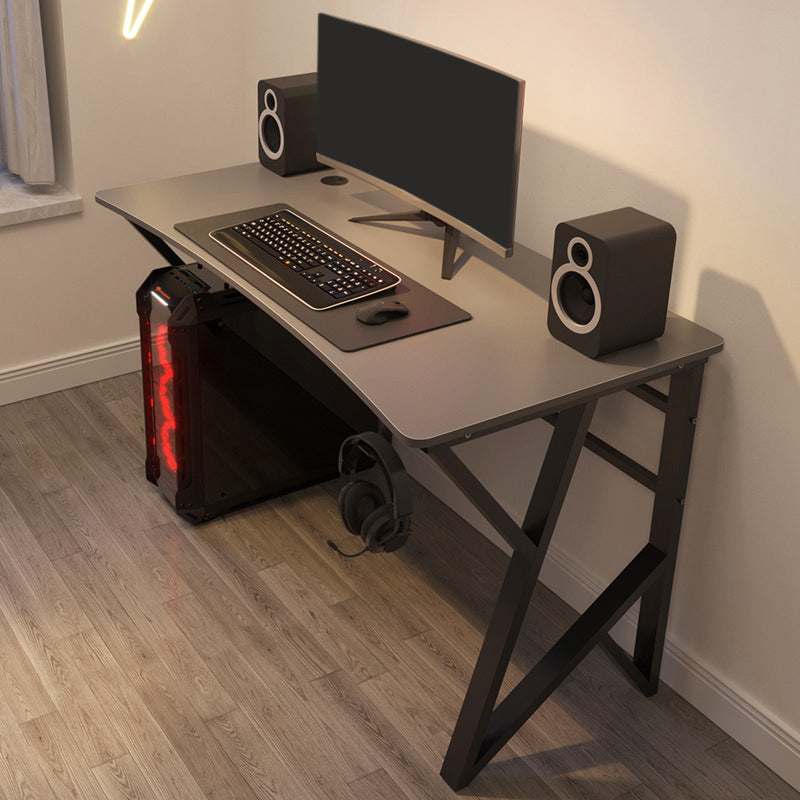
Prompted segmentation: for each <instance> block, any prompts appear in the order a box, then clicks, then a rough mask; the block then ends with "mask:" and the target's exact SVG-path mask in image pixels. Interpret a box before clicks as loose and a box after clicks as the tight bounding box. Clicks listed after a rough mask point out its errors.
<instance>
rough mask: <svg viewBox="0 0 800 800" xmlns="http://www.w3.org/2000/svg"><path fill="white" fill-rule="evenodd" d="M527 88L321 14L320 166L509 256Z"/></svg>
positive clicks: (411, 43) (477, 67) (406, 41)
mask: <svg viewBox="0 0 800 800" xmlns="http://www.w3.org/2000/svg"><path fill="white" fill-rule="evenodd" d="M524 89H525V84H524V82H523V81H522V80H519V79H518V78H514V77H512V76H510V75H507V74H505V73H503V72H499V71H498V70H495V69H491V68H489V67H486V66H483V65H481V64H477V63H475V62H474V61H470V60H468V59H465V58H461V57H460V56H456V55H453V54H452V53H448V52H445V51H444V50H440V49H438V48H435V47H431V46H429V45H425V44H422V43H420V42H416V41H413V40H411V39H407V38H404V37H402V36H397V35H395V34H392V33H387V32H386V31H382V30H379V29H377V28H372V27H369V26H366V25H361V24H358V23H354V22H349V21H347V20H343V19H339V18H337V17H332V16H329V15H327V14H320V15H319V28H318V51H317V158H318V159H319V161H320V162H322V163H324V164H327V165H329V166H333V167H337V168H339V169H342V170H344V171H346V172H350V173H352V174H355V175H357V176H359V177H362V178H364V179H366V180H367V181H369V182H371V183H373V184H375V185H377V186H379V187H381V188H383V189H386V190H387V191H389V192H391V193H393V194H395V195H397V196H399V197H401V198H402V199H403V200H405V201H407V202H409V203H412V204H413V205H415V206H417V207H418V208H419V209H421V210H422V212H423V215H422V218H425V219H433V221H435V222H438V223H440V224H444V225H445V226H448V227H451V228H453V229H455V230H456V231H460V232H463V233H465V234H466V235H468V236H469V237H470V238H472V239H475V240H476V241H478V242H480V243H481V244H483V245H485V246H487V247H489V248H490V249H491V250H492V251H494V252H496V253H499V254H500V255H503V256H509V255H511V251H512V248H513V244H514V218H515V212H516V198H517V175H518V171H519V151H520V139H521V132H522V103H523V96H524Z"/></svg>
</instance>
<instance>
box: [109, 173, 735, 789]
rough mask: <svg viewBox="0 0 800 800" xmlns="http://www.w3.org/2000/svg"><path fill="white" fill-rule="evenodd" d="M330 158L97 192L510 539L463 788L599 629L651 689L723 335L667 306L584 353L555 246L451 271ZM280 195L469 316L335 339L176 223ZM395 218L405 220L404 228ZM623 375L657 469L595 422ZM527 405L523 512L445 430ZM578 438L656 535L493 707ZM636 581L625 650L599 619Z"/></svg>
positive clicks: (470, 694)
mask: <svg viewBox="0 0 800 800" xmlns="http://www.w3.org/2000/svg"><path fill="white" fill-rule="evenodd" d="M326 174H330V173H326V172H314V173H307V174H305V175H298V176H293V177H290V178H281V177H279V176H277V175H275V174H273V173H272V172H270V171H268V170H266V169H264V168H263V167H262V166H261V165H260V164H257V163H254V164H246V165H242V166H236V167H230V168H225V169H221V170H214V171H211V172H204V173H199V174H194V175H185V176H181V177H175V178H169V179H166V180H159V181H153V182H148V183H143V184H138V185H133V186H124V187H120V188H116V189H109V190H105V191H101V192H99V193H98V194H97V197H96V199H97V202H98V203H100V204H101V205H103V206H106V207H108V208H110V209H111V210H112V211H115V212H116V213H118V214H121V215H122V216H123V217H124V218H126V219H127V220H128V221H129V222H131V223H133V225H134V226H136V228H137V230H139V232H140V233H142V234H143V235H144V236H145V238H147V239H148V241H149V242H150V243H151V244H152V245H153V246H154V247H156V248H157V249H158V250H159V252H160V253H161V254H162V255H163V256H164V257H165V258H166V259H167V260H168V261H169V262H170V263H171V264H175V265H178V264H181V263H184V259H182V258H181V257H180V256H178V255H177V253H176V252H175V250H178V251H181V252H182V253H185V254H186V255H187V256H188V259H187V260H188V261H198V262H200V263H202V264H204V265H205V266H207V267H209V268H210V269H211V270H212V271H213V272H215V273H217V274H218V275H219V276H220V277H221V278H223V279H224V280H225V281H227V282H228V283H229V284H230V285H231V286H233V287H235V288H236V289H238V290H239V291H240V292H242V293H243V294H244V295H246V296H247V297H249V298H250V299H251V300H252V301H253V302H254V303H256V304H257V305H258V306H259V307H260V308H262V309H263V310H264V312H265V313H267V314H269V315H270V316H271V317H273V318H274V319H275V320H277V321H278V322H279V323H280V324H281V325H283V326H284V327H285V328H286V329H287V330H288V331H289V332H291V333H292V334H293V335H294V336H295V337H296V338H297V339H298V340H299V341H301V342H302V343H303V344H304V345H305V346H306V347H307V348H308V349H309V350H310V351H311V352H313V353H314V354H315V355H316V357H318V358H319V359H320V360H321V361H322V362H323V363H324V364H326V365H327V366H328V367H329V368H330V369H332V370H333V371H334V372H335V373H336V374H338V375H339V376H340V377H341V378H342V379H343V380H344V382H345V383H346V384H347V385H348V386H349V387H350V388H351V389H352V390H353V391H354V392H355V393H356V394H357V395H358V396H359V397H360V398H361V399H362V400H363V401H364V402H365V403H366V404H367V405H368V406H369V407H370V408H371V409H372V410H373V411H374V412H375V414H376V415H377V416H378V418H379V420H380V421H381V423H382V426H384V427H383V431H384V432H385V433H386V434H387V435H390V436H391V438H392V440H393V441H394V442H396V443H402V444H404V445H406V446H409V447H412V448H417V449H419V450H420V451H422V452H423V453H425V454H427V456H428V457H429V458H431V459H432V460H433V461H434V462H435V463H436V464H437V465H438V466H439V467H440V468H441V470H442V471H443V472H444V473H445V474H446V475H447V476H449V478H450V479H451V480H452V481H453V483H454V484H455V485H456V486H457V487H458V489H459V490H460V491H461V492H462V493H463V494H464V496H465V497H466V498H467V499H468V500H469V501H470V503H471V504H472V505H473V506H474V507H475V508H476V509H477V511H478V512H480V514H481V515H482V516H483V517H484V518H485V519H486V520H487V521H488V522H489V523H490V524H491V525H492V527H493V528H494V529H495V530H496V531H497V533H498V534H499V535H500V536H501V537H502V538H503V540H505V542H507V543H508V545H509V546H510V548H511V550H512V554H511V557H510V561H509V565H508V570H507V573H506V576H505V578H504V581H503V584H502V587H501V589H500V592H499V596H498V599H497V602H496V604H495V608H494V611H493V614H492V618H491V621H490V623H489V626H488V628H487V631H486V634H485V639H484V642H483V645H482V647H481V650H480V653H479V655H478V659H477V662H476V665H475V669H474V672H473V675H472V678H471V680H470V683H469V686H468V688H467V692H466V695H465V698H464V701H463V705H462V708H461V712H460V714H459V717H458V720H457V722H456V725H455V729H454V732H453V736H452V739H451V741H450V746H449V749H448V751H447V754H446V756H445V758H444V763H443V766H442V770H441V775H442V777H443V778H444V780H445V781H446V782H447V783H448V784H449V785H450V786H451V787H452V788H453V789H459V788H462V787H463V786H465V785H466V784H467V783H469V782H470V781H471V780H472V778H473V777H474V776H475V775H477V774H478V772H479V771H480V770H481V769H482V768H483V767H484V766H485V765H486V764H487V763H488V762H489V761H490V760H491V759H492V758H493V757H494V756H495V754H496V753H497V752H498V751H499V750H500V749H501V748H502V747H503V745H504V744H505V743H506V742H507V741H508V740H509V739H510V738H511V736H513V734H514V733H515V732H516V731H517V730H518V729H519V728H520V727H521V725H522V724H523V723H524V722H525V721H526V720H527V719H528V718H529V717H530V716H531V714H533V712H534V711H535V710H536V709H537V708H538V707H539V706H540V705H541V704H542V703H543V702H544V701H545V700H546V699H547V697H549V695H550V694H551V693H552V692H553V690H554V689H555V688H556V687H557V686H558V685H559V684H560V683H561V682H562V681H563V680H564V679H565V678H566V677H567V675H569V673H570V672H571V671H572V669H574V667H575V666H576V665H577V664H578V663H579V662H580V661H581V659H582V658H583V657H584V656H586V655H587V654H588V652H589V651H590V650H591V649H592V648H593V647H594V646H595V645H597V644H600V645H601V646H602V647H603V648H604V649H605V650H606V651H607V652H608V653H609V654H610V655H611V656H612V657H613V658H614V659H615V660H616V661H617V662H618V663H619V665H620V666H621V667H622V668H623V670H624V671H625V672H626V673H627V674H628V676H629V677H630V678H631V679H632V680H633V681H634V682H635V683H636V684H637V685H638V686H639V687H640V689H641V690H642V691H643V692H644V693H645V694H647V695H651V694H653V693H654V692H655V691H656V689H657V686H658V680H659V672H660V667H661V659H662V653H663V648H664V637H665V633H666V625H667V615H668V612H669V603H670V594H671V590H672V583H673V576H674V571H675V563H676V556H677V550H678V540H679V536H680V529H681V520H682V517H683V509H684V503H685V496H686V486H687V481H688V475H689V465H690V461H691V454H692V444H693V439H694V431H695V424H696V421H697V412H698V405H699V401H700V391H701V384H702V377H703V369H704V365H705V363H706V361H707V360H708V358H709V356H711V355H712V354H714V353H716V352H719V351H720V350H721V349H722V346H723V341H722V339H721V338H720V337H719V336H717V335H716V334H714V333H712V332H710V331H708V330H705V329H704V328H702V327H700V326H698V325H696V324H694V323H692V322H690V321H688V320H686V319H683V318H681V317H678V316H675V315H672V314H670V315H669V317H668V320H667V327H666V331H665V332H664V334H663V336H661V337H660V338H659V339H657V340H655V341H651V342H648V343H646V344H642V345H638V346H635V347H631V348H628V349H626V350H622V351H619V352H617V353H614V354H611V355H608V356H605V357H602V358H599V359H594V360H593V359H589V358H587V357H585V356H583V355H581V354H579V353H578V352H576V351H574V350H572V349H571V348H569V347H567V346H566V345H564V344H562V343H561V342H558V341H556V340H555V339H553V338H552V337H551V336H550V335H549V334H548V332H547V326H546V316H547V291H546V289H547V285H548V283H549V275H550V265H549V259H547V258H545V257H544V256H540V255H537V254H535V253H533V252H532V251H530V250H528V249H527V248H524V247H521V246H518V248H517V251H516V254H515V255H514V257H513V258H511V259H509V260H507V261H503V260H502V259H497V258H495V257H494V256H492V255H491V254H489V253H488V251H486V250H484V249H483V248H481V247H479V246H477V245H475V246H472V247H471V248H470V249H469V250H468V251H467V252H465V253H464V254H462V255H460V256H459V257H458V258H457V261H456V272H455V274H454V277H453V279H452V280H449V281H444V280H442V279H441V278H440V264H441V253H442V240H441V231H440V229H438V228H434V227H433V226H429V227H425V226H424V225H411V226H409V225H405V226H403V225H402V224H392V225H358V224H354V223H349V222H347V220H348V218H350V217H352V216H356V215H363V214H368V213H375V212H381V211H395V210H398V209H404V208H406V207H405V206H403V205H402V204H400V203H399V201H397V200H395V199H393V198H392V197H390V196H389V195H387V194H385V193H384V192H381V191H379V190H377V189H374V188H373V187H371V186H369V185H368V184H366V183H364V182H362V181H360V180H355V179H350V181H349V183H347V184H346V185H343V186H331V185H325V184H323V183H322V182H321V180H320V179H321V178H322V177H324V176H325V175H326ZM275 202H286V203H288V204H289V205H291V206H293V207H295V208H297V209H298V210H300V211H302V212H304V213H305V214H307V215H308V216H310V217H312V218H313V219H315V220H316V221H318V222H319V223H320V224H322V225H323V226H325V227H327V228H329V229H332V230H334V231H337V232H339V233H340V234H341V236H342V237H343V238H345V239H347V240H349V241H351V242H352V243H354V244H356V245H358V246H360V247H362V248H363V249H365V250H366V251H367V252H369V253H371V254H373V255H375V256H377V257H378V258H381V259H383V260H384V261H385V262H387V263H388V264H390V265H392V266H394V267H395V268H397V270H399V271H400V272H401V273H403V274H405V275H408V276H410V277H411V278H413V279H414V280H416V281H418V282H420V283H421V284H423V285H425V286H427V287H428V288H430V289H432V290H433V291H435V292H437V293H439V294H440V295H442V296H444V297H445V298H447V299H449V300H451V301H452V302H454V303H456V304H457V305H459V306H461V307H462V308H464V309H466V310H467V311H469V312H470V313H471V314H472V316H473V318H472V319H471V320H469V321H467V322H463V323H460V324H456V325H452V326H449V327H444V328H440V329H437V330H433V331H429V332H427V333H422V334H418V335H415V336H410V337H408V338H403V339H399V340H396V341H392V342H388V343H385V344H381V345H378V346H375V347H369V348H367V349H363V350H358V351H356V352H343V351H341V350H339V349H338V348H336V347H335V346H334V345H332V344H331V343H330V342H328V341H327V340H326V339H324V338H323V337H322V336H320V335H319V334H317V333H316V332H315V331H314V330H313V329H312V328H310V327H309V326H308V325H306V324H304V323H303V322H301V321H300V320H298V319H297V318H296V317H294V316H293V315H292V314H291V313H289V312H288V311H286V310H285V309H284V308H282V307H281V305H279V304H278V303H276V302H274V301H273V300H271V299H270V298H269V297H268V296H266V295H264V294H263V293H261V292H260V291H259V290H257V289H256V288H255V287H254V286H252V285H250V284H249V283H248V282H247V281H245V280H243V279H242V278H240V277H239V276H238V275H237V274H236V273H235V272H234V271H233V270H231V269H230V268H229V267H228V266H227V265H226V264H225V263H223V262H222V261H220V260H218V259H217V258H215V257H214V256H211V255H209V254H208V253H206V252H205V251H204V250H202V249H201V248H200V247H198V246H197V245H196V244H194V243H193V242H192V241H191V240H190V239H188V238H187V237H185V236H183V235H182V234H180V233H178V232H177V231H176V230H175V229H174V227H173V226H174V224H175V223H177V222H181V221H185V220H191V219H197V218H201V217H209V216H215V215H218V214H224V213H227V212H230V211H236V210H239V209H246V208H252V207H257V206H261V205H268V204H270V203H275ZM403 227H405V229H406V230H410V231H411V232H400V231H399V230H397V229H398V228H403ZM320 313H325V312H320ZM387 324H391V323H387ZM659 378H663V379H666V380H667V382H668V390H667V391H666V392H661V391H658V390H657V389H655V388H653V387H652V386H651V385H650V384H651V382H652V381H654V380H655V379H659ZM625 391H627V392H631V393H633V394H634V395H635V396H637V397H638V398H640V399H641V400H642V401H644V402H646V403H648V404H650V405H652V406H654V407H655V408H657V409H659V410H660V411H662V412H663V414H664V429H663V434H662V441H661V451H660V460H659V466H658V471H657V473H653V472H651V471H650V470H648V469H645V468H644V467H643V466H641V465H640V464H638V463H637V462H635V461H634V460H632V459H631V458H629V457H628V456H626V455H625V454H623V453H621V452H620V451H618V450H617V449H615V448H613V447H611V446H610V445H609V444H607V443H605V442H604V441H602V440H601V439H599V438H597V437H595V436H594V435H593V434H591V433H590V432H589V425H590V422H591V418H592V413H593V411H594V409H595V406H596V404H597V401H598V399H599V398H601V397H604V396H608V395H612V394H614V393H618V392H625ZM533 419H544V420H546V421H547V422H549V423H550V424H551V425H552V426H553V430H552V436H551V439H550V442H549V445H548V447H547V450H546V453H545V455H544V458H543V461H542V465H541V468H540V471H539V474H538V477H537V479H536V481H535V482H534V485H533V486H532V487H531V497H530V503H529V505H528V508H527V512H526V513H525V516H524V519H523V520H522V522H521V523H519V522H518V521H517V520H515V519H513V518H512V516H511V515H510V514H509V513H508V512H507V511H506V510H504V509H503V508H502V506H501V505H500V504H499V503H498V502H497V501H496V500H495V498H494V497H493V496H492V494H491V492H490V491H489V490H488V489H487V488H486V487H485V486H484V485H483V484H482V482H481V480H480V479H479V478H477V477H476V476H475V475H474V474H473V473H472V471H471V470H470V469H469V468H468V467H467V465H466V464H465V463H464V462H463V461H462V459H461V458H460V457H459V455H458V454H457V452H456V448H457V446H458V445H459V444H462V443H464V442H467V441H469V440H473V439H476V438H478V437H482V436H488V435H491V434H492V433H494V432H497V431H500V430H503V429H505V428H509V427H511V426H515V425H519V424H520V423H523V422H526V421H528V420H533ZM583 447H587V448H589V449H590V450H592V451H593V452H594V453H596V454H597V455H598V456H600V457H601V458H603V459H604V460H605V461H606V462H608V463H610V464H611V465H613V466H614V467H615V468H617V469H619V470H621V471H623V472H624V473H626V474H627V475H629V476H630V477H631V478H632V479H634V480H636V481H638V482H639V483H641V484H643V485H644V486H646V487H647V488H649V489H650V490H651V491H652V492H653V494H654V503H653V511H652V519H651V526H650V532H649V540H648V542H647V544H645V545H644V547H643V548H642V549H641V550H640V551H639V552H638V553H637V554H636V555H635V556H634V557H633V559H632V560H631V561H630V563H629V564H628V565H627V566H626V567H625V568H624V569H623V570H622V571H621V572H620V574H619V575H618V576H617V577H616V578H615V579H614V580H613V581H611V583H610V584H609V586H608V587H607V588H606V589H605V590H604V591H603V592H602V593H601V594H600V595H599V597H598V598H597V599H596V600H595V601H594V602H593V603H592V604H591V606H590V607H589V608H588V609H587V610H586V611H585V612H584V613H583V614H582V615H581V616H580V617H579V618H578V619H577V620H576V621H575V623H574V624H573V625H572V626H571V627H570V628H569V630H568V631H567V632H566V633H565V634H564V635H563V636H562V638H561V639H560V640H559V641H558V642H557V643H556V644H555V645H554V646H553V647H552V648H551V649H550V651H549V652H548V653H547V654H546V655H545V656H543V658H542V659H541V660H540V661H539V663H538V664H537V665H536V666H534V667H533V668H532V669H531V670H530V672H529V673H528V674H527V675H526V677H525V678H523V679H522V680H521V681H520V683H519V684H518V685H517V686H516V688H514V689H513V690H512V691H511V692H510V693H509V694H508V695H507V696H506V697H505V699H504V700H503V701H502V702H500V703H499V704H498V705H497V706H496V707H495V703H496V700H497V696H498V693H499V690H500V686H501V684H502V681H503V676H504V675H505V672H506V668H507V666H508V663H509V659H510V657H511V653H512V650H513V647H514V643H515V641H516V639H517V636H518V634H519V631H520V628H521V625H522V621H523V618H524V616H525V612H526V610H527V608H528V605H529V603H530V600H531V596H532V593H533V589H534V586H535V584H536V581H537V580H538V577H539V572H540V570H541V567H542V563H543V561H544V558H545V555H546V552H547V548H548V545H549V543H550V540H551V537H552V535H553V530H554V528H555V525H556V521H557V519H558V515H559V511H560V509H561V506H562V503H563V500H564V497H565V494H566V492H567V488H568V486H569V483H570V480H571V478H572V474H573V471H574V468H575V465H576V462H577V460H578V456H579V454H580V452H581V450H582V448H583ZM640 598H641V606H640V612H639V618H638V623H637V634H636V642H635V647H634V652H633V655H632V657H631V656H629V655H628V654H627V653H626V652H625V651H623V649H622V648H621V647H619V646H618V645H617V644H616V643H615V642H614V641H613V640H612V639H611V637H610V636H609V634H608V631H609V630H610V629H611V627H612V626H613V625H614V624H615V623H616V622H617V621H618V620H619V619H620V618H621V617H622V616H623V614H625V612H626V611H627V610H628V609H629V608H630V607H631V606H632V605H633V604H634V603H635V602H636V601H637V600H638V599H640Z"/></svg>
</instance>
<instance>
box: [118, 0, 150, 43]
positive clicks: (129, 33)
mask: <svg viewBox="0 0 800 800" xmlns="http://www.w3.org/2000/svg"><path fill="white" fill-rule="evenodd" d="M135 5H136V0H128V7H127V8H126V9H125V24H124V26H123V27H122V35H123V36H124V37H125V38H126V39H133V37H134V36H136V34H137V33H139V28H141V27H142V23H143V22H144V18H145V17H146V16H147V12H148V11H149V10H150V6H151V5H153V0H144V5H143V6H142V8H141V11H139V16H138V17H136V21H135V22H134V21H133V7H134V6H135Z"/></svg>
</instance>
